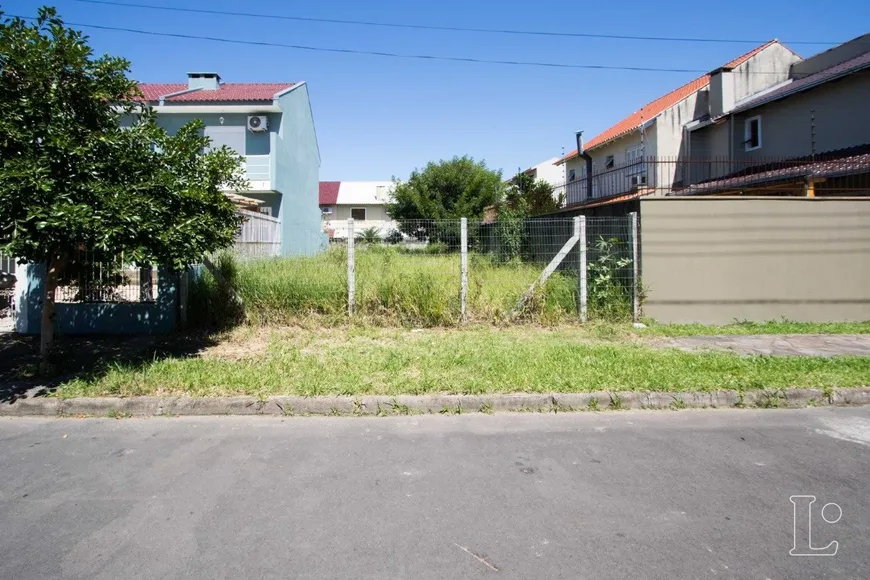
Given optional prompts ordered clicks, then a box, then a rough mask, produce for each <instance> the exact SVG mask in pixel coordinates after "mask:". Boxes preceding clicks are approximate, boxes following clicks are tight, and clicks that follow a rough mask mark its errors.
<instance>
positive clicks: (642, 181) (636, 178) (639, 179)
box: [629, 175, 646, 187]
mask: <svg viewBox="0 0 870 580" xmlns="http://www.w3.org/2000/svg"><path fill="white" fill-rule="evenodd" d="M629 180H630V182H631V185H632V187H636V186H638V185H646V175H632V176H631V177H630V178H629Z"/></svg>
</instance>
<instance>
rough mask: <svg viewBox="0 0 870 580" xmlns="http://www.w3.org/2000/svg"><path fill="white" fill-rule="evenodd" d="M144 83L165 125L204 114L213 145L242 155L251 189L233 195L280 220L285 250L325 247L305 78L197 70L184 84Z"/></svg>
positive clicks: (174, 127)
mask: <svg viewBox="0 0 870 580" xmlns="http://www.w3.org/2000/svg"><path fill="white" fill-rule="evenodd" d="M139 89H140V91H141V92H142V94H143V98H144V100H145V101H147V102H148V103H149V104H150V105H151V106H152V107H153V109H154V111H155V112H156V114H157V122H158V123H159V124H160V125H161V126H162V127H164V128H165V129H166V130H167V131H169V132H174V131H177V130H178V129H179V128H180V127H181V126H182V125H184V124H185V123H188V122H189V121H191V120H194V119H200V120H201V121H202V122H203V123H204V124H205V134H206V135H207V136H208V137H209V138H210V139H211V141H212V145H213V146H220V145H226V146H228V147H229V148H231V149H233V150H234V151H236V152H237V153H238V154H239V155H241V156H242V157H243V159H244V169H245V173H246V175H247V178H248V181H249V183H250V189H249V190H248V191H245V192H227V193H235V198H234V201H236V202H237V203H238V202H239V201H240V197H241V198H245V200H241V201H242V202H243V203H248V204H249V203H251V201H252V200H257V201H258V202H259V211H260V212H262V213H265V214H268V215H270V216H272V217H274V218H276V219H278V220H279V221H280V232H281V252H282V253H283V254H295V255H308V254H313V253H315V252H317V251H318V250H319V249H322V248H323V247H325V244H326V237H325V236H323V234H322V233H321V231H320V217H319V212H318V210H317V195H318V182H319V175H320V152H319V149H318V145H317V135H316V133H315V129H314V119H313V117H312V114H311V105H310V102H309V97H308V86H307V85H306V84H305V83H304V82H297V83H225V82H222V81H221V77H220V75H218V74H217V73H213V72H192V73H188V74H187V82H186V83H166V84H140V85H139ZM240 194H241V195H240ZM254 203H256V202H254Z"/></svg>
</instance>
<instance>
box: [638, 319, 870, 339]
mask: <svg viewBox="0 0 870 580" xmlns="http://www.w3.org/2000/svg"><path fill="white" fill-rule="evenodd" d="M640 334H648V335H656V336H667V337H678V336H708V335H711V334H718V335H744V336H745V335H752V334H870V322H793V321H790V320H771V321H769V322H747V321H744V322H733V323H731V324H727V325H724V326H711V325H706V324H655V323H654V322H653V323H650V324H649V327H648V328H647V329H644V330H642V331H640Z"/></svg>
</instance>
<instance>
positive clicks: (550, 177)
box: [527, 157, 565, 187]
mask: <svg viewBox="0 0 870 580" xmlns="http://www.w3.org/2000/svg"><path fill="white" fill-rule="evenodd" d="M558 160H559V158H558V157H553V158H551V159H547V160H546V161H542V162H540V163H538V164H537V165H533V166H532V167H530V168H529V169H528V170H527V171H533V175H534V176H535V179H540V180H541V181H546V182H547V183H549V184H550V185H552V186H554V187H556V186H559V185H562V184H564V183H565V166H564V165H554V164H555V163H556V162H557V161H558Z"/></svg>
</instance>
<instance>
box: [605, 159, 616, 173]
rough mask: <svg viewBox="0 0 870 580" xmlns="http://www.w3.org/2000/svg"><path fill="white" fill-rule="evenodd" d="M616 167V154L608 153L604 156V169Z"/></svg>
mask: <svg viewBox="0 0 870 580" xmlns="http://www.w3.org/2000/svg"><path fill="white" fill-rule="evenodd" d="M614 167H616V155H607V156H606V157H605V158H604V171H607V170H608V169H613V168H614Z"/></svg>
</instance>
